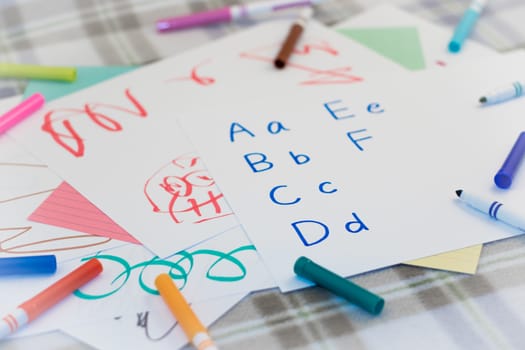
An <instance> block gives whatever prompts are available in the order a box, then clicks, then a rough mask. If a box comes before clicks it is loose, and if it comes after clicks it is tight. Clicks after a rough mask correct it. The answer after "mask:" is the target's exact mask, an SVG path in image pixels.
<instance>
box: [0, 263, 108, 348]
mask: <svg viewBox="0 0 525 350" xmlns="http://www.w3.org/2000/svg"><path fill="white" fill-rule="evenodd" d="M100 272H102V264H101V263H100V261H99V260H98V259H96V258H93V259H90V260H89V261H88V262H86V263H84V264H82V265H81V266H80V267H78V268H76V269H75V270H73V271H72V272H70V273H69V274H68V275H66V276H64V277H62V278H61V279H59V280H58V281H57V282H55V283H53V284H52V285H51V286H49V287H47V288H46V289H44V290H43V291H41V292H40V293H38V294H37V295H35V296H34V297H32V298H31V299H28V300H27V301H25V302H23V303H22V304H20V305H19V306H18V307H17V308H16V309H15V310H14V311H13V312H11V313H9V314H7V315H6V316H4V317H3V318H1V319H0V339H2V338H4V337H6V336H8V335H9V334H11V333H13V332H15V331H16V330H17V329H18V328H20V327H22V326H23V325H25V324H27V323H28V322H31V321H33V320H34V319H35V318H37V317H38V316H39V315H40V314H42V313H43V312H45V311H47V310H48V309H49V308H51V307H52V306H53V305H55V304H57V303H58V302H60V301H61V300H62V299H64V298H65V297H67V296H68V295H70V294H71V293H73V292H74V291H75V290H76V289H78V288H80V287H82V286H83V285H84V284H86V283H87V282H89V281H91V280H92V279H93V278H95V277H96V276H97V275H98V274H100Z"/></svg>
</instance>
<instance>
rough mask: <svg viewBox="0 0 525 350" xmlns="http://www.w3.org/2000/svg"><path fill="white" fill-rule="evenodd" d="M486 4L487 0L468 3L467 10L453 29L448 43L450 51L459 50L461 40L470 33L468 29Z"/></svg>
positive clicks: (475, 0) (461, 43)
mask: <svg viewBox="0 0 525 350" xmlns="http://www.w3.org/2000/svg"><path fill="white" fill-rule="evenodd" d="M486 4H487V0H473V1H472V2H471V3H470V6H469V7H468V9H467V11H465V13H464V14H463V18H462V19H461V21H460V22H459V24H458V25H457V27H456V29H455V30H454V35H453V36H452V39H451V40H450V43H449V44H448V50H449V51H450V52H459V50H461V46H462V45H463V42H464V41H465V39H466V38H467V37H468V35H469V34H470V31H471V30H472V28H473V27H474V24H476V21H477V19H478V17H479V15H480V14H481V11H482V10H483V8H484V7H485V5H486Z"/></svg>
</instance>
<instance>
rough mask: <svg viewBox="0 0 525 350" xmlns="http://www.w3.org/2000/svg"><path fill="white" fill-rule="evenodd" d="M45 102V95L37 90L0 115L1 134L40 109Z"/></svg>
mask: <svg viewBox="0 0 525 350" xmlns="http://www.w3.org/2000/svg"><path fill="white" fill-rule="evenodd" d="M44 103H45V98H44V96H43V95H42V94H41V93H39V92H37V93H35V94H33V95H31V96H29V97H28V98H27V99H25V100H24V101H22V102H21V103H20V104H18V105H17V106H15V107H13V108H12V109H10V110H9V111H7V112H6V113H5V114H2V115H1V116H0V135H1V134H3V133H4V132H6V131H7V130H9V129H10V128H12V127H13V126H15V125H16V124H18V123H19V122H21V121H22V120H24V119H25V118H27V117H29V116H30V115H31V114H33V113H35V112H36V111H37V110H39V109H40V108H41V107H42V106H43V105H44Z"/></svg>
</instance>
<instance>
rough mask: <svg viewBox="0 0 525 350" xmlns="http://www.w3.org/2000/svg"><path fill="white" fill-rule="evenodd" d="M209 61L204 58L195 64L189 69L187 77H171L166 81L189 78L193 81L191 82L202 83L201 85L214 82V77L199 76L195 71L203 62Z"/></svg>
mask: <svg viewBox="0 0 525 350" xmlns="http://www.w3.org/2000/svg"><path fill="white" fill-rule="evenodd" d="M209 62H210V60H206V61H204V62H201V63H199V64H197V65H196V66H195V67H193V68H192V69H191V73H190V76H189V77H177V78H171V79H168V80H166V82H167V83H169V82H172V81H180V80H190V81H193V82H195V83H197V84H199V85H202V86H207V85H212V84H214V83H215V78H212V77H205V76H200V75H199V74H198V73H197V69H198V68H199V67H201V66H203V65H204V64H208V63H209Z"/></svg>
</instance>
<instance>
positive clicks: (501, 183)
mask: <svg viewBox="0 0 525 350" xmlns="http://www.w3.org/2000/svg"><path fill="white" fill-rule="evenodd" d="M524 153H525V132H521V133H520V135H519V137H518V139H517V140H516V142H515V143H514V146H512V149H511V151H510V153H509V155H508V156H507V158H506V159H505V162H504V163H503V165H502V166H501V168H500V169H499V171H498V172H497V173H496V175H495V176H494V183H495V184H496V186H498V187H499V188H509V187H510V185H511V184H512V180H513V179H514V175H515V174H516V171H517V169H518V167H519V165H520V163H521V160H522V159H523V154H524Z"/></svg>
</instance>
